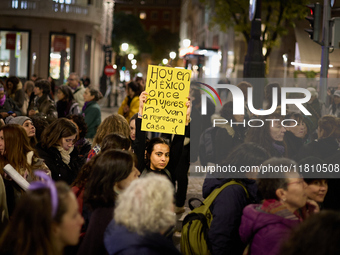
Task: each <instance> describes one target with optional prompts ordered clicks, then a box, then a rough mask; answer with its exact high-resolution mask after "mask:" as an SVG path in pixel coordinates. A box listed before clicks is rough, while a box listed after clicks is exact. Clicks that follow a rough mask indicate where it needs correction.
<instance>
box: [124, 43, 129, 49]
mask: <svg viewBox="0 0 340 255" xmlns="http://www.w3.org/2000/svg"><path fill="white" fill-rule="evenodd" d="M128 48H129V44H128V43H122V51H127V50H128Z"/></svg>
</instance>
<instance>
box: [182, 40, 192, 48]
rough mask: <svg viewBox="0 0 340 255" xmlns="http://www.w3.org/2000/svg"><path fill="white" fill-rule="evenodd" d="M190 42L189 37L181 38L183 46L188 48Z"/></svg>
mask: <svg viewBox="0 0 340 255" xmlns="http://www.w3.org/2000/svg"><path fill="white" fill-rule="evenodd" d="M190 44H191V41H190V40H189V39H184V40H183V46H184V47H185V48H188V47H189V46H190Z"/></svg>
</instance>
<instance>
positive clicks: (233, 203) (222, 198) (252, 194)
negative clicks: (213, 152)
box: [203, 178, 259, 255]
mask: <svg viewBox="0 0 340 255" xmlns="http://www.w3.org/2000/svg"><path fill="white" fill-rule="evenodd" d="M229 181H231V179H216V178H206V179H205V180H204V184H203V197H204V198H206V197H207V196H209V195H210V193H211V192H212V191H213V190H214V189H216V188H219V187H221V186H222V185H223V184H225V183H227V182H229ZM240 181H242V183H243V184H244V186H245V187H246V189H247V191H248V193H249V199H248V198H247V195H246V192H245V191H244V189H243V188H242V186H240V185H231V186H228V187H226V188H225V189H224V190H222V191H221V193H220V194H219V195H218V196H217V197H216V199H215V200H214V202H213V203H212V205H211V206H210V211H211V213H212V215H213V220H212V222H211V226H210V230H209V233H208V240H209V243H210V244H211V253H212V254H213V255H216V254H223V255H227V254H233V255H238V254H240V255H241V254H242V253H243V250H244V249H245V245H244V244H243V243H242V241H241V239H240V236H239V231H238V230H239V227H240V224H241V217H242V211H243V209H244V207H246V206H247V205H248V204H250V203H254V202H255V201H258V200H259V198H258V196H257V185H256V182H255V180H250V179H242V180H240Z"/></svg>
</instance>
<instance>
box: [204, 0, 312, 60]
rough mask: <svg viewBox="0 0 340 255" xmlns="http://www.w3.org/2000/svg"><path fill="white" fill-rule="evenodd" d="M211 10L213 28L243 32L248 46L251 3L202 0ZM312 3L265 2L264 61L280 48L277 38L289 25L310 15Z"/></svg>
mask: <svg viewBox="0 0 340 255" xmlns="http://www.w3.org/2000/svg"><path fill="white" fill-rule="evenodd" d="M200 1H201V3H203V4H204V5H205V6H206V7H207V8H209V9H210V11H211V23H210V25H211V26H214V25H218V26H219V27H220V29H221V30H222V31H226V30H227V28H229V27H233V28H234V30H235V32H237V33H241V34H242V35H243V37H244V39H245V41H246V42H247V43H248V42H249V40H250V29H251V22H250V21H249V0H213V1H211V0H200ZM308 3H309V0H262V8H261V11H262V12H261V20H262V24H263V25H264V30H263V31H262V41H263V46H264V47H266V48H267V53H266V55H265V56H264V58H265V59H267V58H268V56H269V55H270V53H271V51H272V49H273V47H275V46H278V44H279V41H278V39H279V38H280V37H281V36H283V35H286V34H287V32H288V26H294V22H295V21H296V20H299V19H303V18H304V17H306V16H307V14H308V8H307V7H306V4H308Z"/></svg>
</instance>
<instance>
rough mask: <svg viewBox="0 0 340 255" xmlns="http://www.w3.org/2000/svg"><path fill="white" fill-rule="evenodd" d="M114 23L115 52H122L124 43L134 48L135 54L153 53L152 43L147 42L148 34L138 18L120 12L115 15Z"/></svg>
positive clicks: (113, 43)
mask: <svg viewBox="0 0 340 255" xmlns="http://www.w3.org/2000/svg"><path fill="white" fill-rule="evenodd" d="M113 22H114V23H113V31H112V47H113V50H114V51H115V52H117V53H119V52H120V48H119V47H120V45H121V44H122V43H128V44H129V45H131V46H133V47H134V48H135V50H136V51H135V52H134V54H135V53H136V52H139V53H141V52H143V53H150V52H151V46H150V43H149V42H148V41H147V38H148V34H147V32H146V31H145V30H144V28H143V26H142V24H141V23H140V21H139V18H138V17H136V16H134V15H131V14H125V13H123V12H120V13H116V14H115V15H114V21H113Z"/></svg>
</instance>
